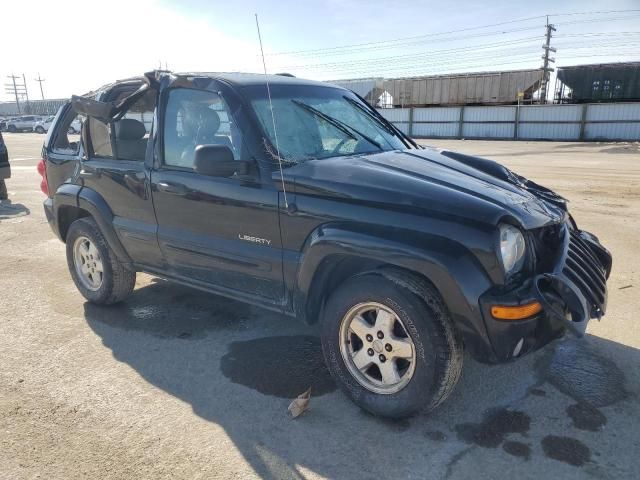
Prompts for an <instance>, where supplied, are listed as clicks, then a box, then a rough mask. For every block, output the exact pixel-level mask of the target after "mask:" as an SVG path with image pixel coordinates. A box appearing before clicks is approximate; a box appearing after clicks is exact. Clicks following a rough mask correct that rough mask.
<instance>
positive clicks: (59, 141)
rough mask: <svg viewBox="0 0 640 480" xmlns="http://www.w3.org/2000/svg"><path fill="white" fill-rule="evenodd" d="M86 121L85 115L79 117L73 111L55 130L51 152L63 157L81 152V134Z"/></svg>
mask: <svg viewBox="0 0 640 480" xmlns="http://www.w3.org/2000/svg"><path fill="white" fill-rule="evenodd" d="M84 121H85V117H84V115H78V114H76V113H75V112H74V111H73V110H69V112H68V113H67V114H66V115H65V116H64V117H62V118H61V119H60V120H59V121H58V122H57V124H52V125H51V127H50V128H55V130H56V131H55V132H54V138H53V144H52V145H51V150H52V151H53V152H54V153H58V154H61V155H77V154H78V153H79V152H80V132H81V130H82V124H83V123H84Z"/></svg>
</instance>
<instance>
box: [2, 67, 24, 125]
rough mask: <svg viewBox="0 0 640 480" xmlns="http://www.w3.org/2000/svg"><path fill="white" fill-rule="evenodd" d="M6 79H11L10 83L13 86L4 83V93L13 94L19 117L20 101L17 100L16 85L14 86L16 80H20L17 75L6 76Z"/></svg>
mask: <svg viewBox="0 0 640 480" xmlns="http://www.w3.org/2000/svg"><path fill="white" fill-rule="evenodd" d="M7 78H9V79H11V81H12V82H13V84H11V83H5V84H4V87H5V88H4V89H5V92H6V93H9V94H11V93H13V94H14V95H15V97H16V107H17V108H18V115H20V99H19V98H18V85H17V84H16V78H20V77H18V76H17V75H13V74H11V75H7Z"/></svg>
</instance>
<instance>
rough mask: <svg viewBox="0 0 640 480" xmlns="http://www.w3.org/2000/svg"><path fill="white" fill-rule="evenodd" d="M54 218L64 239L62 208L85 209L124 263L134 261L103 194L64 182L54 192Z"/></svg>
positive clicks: (57, 230)
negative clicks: (115, 227)
mask: <svg viewBox="0 0 640 480" xmlns="http://www.w3.org/2000/svg"><path fill="white" fill-rule="evenodd" d="M53 205H54V210H53V214H54V218H55V219H56V222H55V223H56V234H57V235H58V237H59V238H60V239H61V240H63V241H64V239H63V238H62V236H61V234H60V231H59V226H58V225H59V220H60V209H61V208H63V207H65V206H72V207H76V208H80V209H82V210H85V211H86V212H88V213H89V215H91V217H92V218H93V219H94V220H95V222H96V223H97V224H98V227H99V228H100V231H101V232H102V234H103V235H104V238H105V240H106V241H107V243H108V244H109V247H110V248H111V250H113V252H114V253H115V255H116V257H117V258H118V260H119V261H120V262H122V263H132V260H131V258H130V257H129V254H128V253H127V251H126V250H125V249H124V247H123V246H122V243H121V242H120V239H119V238H118V236H117V234H116V231H115V229H114V228H113V218H114V216H113V213H112V212H111V209H110V208H109V206H108V205H107V202H106V201H105V200H104V198H102V196H101V195H100V194H99V193H98V192H96V191H95V190H92V189H90V188H87V187H81V186H79V185H73V184H69V183H66V184H63V185H61V186H60V188H58V190H56V193H55V194H54V201H53Z"/></svg>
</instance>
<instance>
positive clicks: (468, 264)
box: [293, 225, 492, 357]
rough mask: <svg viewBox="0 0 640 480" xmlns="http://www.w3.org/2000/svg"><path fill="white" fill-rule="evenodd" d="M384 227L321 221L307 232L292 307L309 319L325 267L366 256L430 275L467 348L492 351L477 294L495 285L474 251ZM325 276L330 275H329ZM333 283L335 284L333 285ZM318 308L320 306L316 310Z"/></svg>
mask: <svg viewBox="0 0 640 480" xmlns="http://www.w3.org/2000/svg"><path fill="white" fill-rule="evenodd" d="M379 233H380V232H375V233H365V232H362V231H360V232H359V231H354V230H353V229H349V228H348V227H346V228H345V227H341V226H326V225H325V226H322V227H319V228H318V229H317V230H316V231H315V232H314V233H313V234H312V235H310V236H309V238H308V240H307V242H306V244H305V248H304V250H303V252H302V257H301V258H300V263H299V267H298V271H297V274H296V278H295V287H294V293H293V308H294V312H295V313H296V315H297V316H298V317H299V318H304V319H306V320H307V321H308V322H312V321H313V319H312V318H309V311H308V305H309V302H313V301H314V299H317V295H321V291H322V290H323V288H322V287H321V285H319V284H318V283H320V284H322V281H323V279H320V278H318V277H322V276H323V272H326V271H327V268H326V267H329V270H330V268H331V265H332V264H338V263H339V262H340V261H341V260H343V259H345V258H349V259H352V260H356V262H357V260H358V259H359V258H361V259H362V262H363V264H365V265H367V264H368V265H371V264H372V261H373V262H374V263H378V264H379V265H385V266H394V267H398V268H401V269H404V270H408V271H410V272H413V273H415V274H417V275H420V276H422V277H425V278H427V279H428V280H429V281H430V282H431V283H432V284H433V285H434V286H435V287H436V288H437V289H438V291H439V292H440V294H441V295H442V297H443V299H444V300H445V302H446V304H447V307H448V309H449V312H450V313H451V315H452V318H453V320H454V322H455V324H456V327H457V328H458V330H459V331H460V333H461V334H462V335H463V337H464V340H465V344H466V346H467V348H468V349H470V350H471V351H473V352H474V353H475V352H477V353H478V356H480V357H482V356H485V357H488V356H491V355H492V349H491V344H490V341H489V338H488V335H487V330H486V326H485V324H484V320H483V317H482V313H481V310H480V306H479V303H478V299H479V297H480V296H481V295H482V294H483V293H484V292H485V291H486V290H487V289H488V288H490V287H491V285H492V282H491V281H490V280H489V278H488V276H487V274H486V273H485V271H484V269H483V267H482V266H481V265H480V263H479V262H478V261H477V259H476V258H475V256H474V255H473V254H472V253H471V252H470V251H468V250H467V249H466V248H464V247H463V246H462V245H460V244H459V243H457V242H454V241H452V240H448V239H443V238H441V237H431V238H429V237H428V236H424V237H423V238H422V240H421V243H422V242H428V243H422V244H423V245H428V250H426V249H425V248H420V246H419V245H416V244H415V243H414V244H411V243H409V242H407V239H406V238H404V239H403V238H398V239H397V240H394V239H393V238H389V237H384V236H380V235H379ZM325 280H326V279H325ZM332 287H333V286H332ZM316 313H317V312H316Z"/></svg>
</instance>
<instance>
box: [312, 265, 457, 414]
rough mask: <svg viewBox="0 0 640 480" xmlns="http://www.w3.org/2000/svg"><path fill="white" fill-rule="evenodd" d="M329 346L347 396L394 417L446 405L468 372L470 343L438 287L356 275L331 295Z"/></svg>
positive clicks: (326, 321) (325, 340)
mask: <svg viewBox="0 0 640 480" xmlns="http://www.w3.org/2000/svg"><path fill="white" fill-rule="evenodd" d="M418 292H419V293H420V295H418ZM322 348H323V353H324V356H325V360H326V363H327V365H328V368H329V370H330V372H331V374H332V375H333V377H334V378H335V379H336V381H337V382H338V384H339V385H340V386H341V388H342V389H343V390H344V391H345V393H346V394H347V395H348V396H349V397H350V398H351V399H352V400H353V401H354V402H355V403H356V404H358V405H359V406H360V407H362V408H363V409H365V410H367V411H369V412H371V413H373V414H375V415H381V416H384V417H390V418H402V417H407V416H410V415H412V414H414V413H416V412H418V411H419V410H421V409H423V408H426V409H428V410H431V409H433V408H435V407H436V406H438V405H439V404H440V403H441V402H443V401H444V400H445V399H446V398H447V397H448V396H449V394H450V393H451V392H452V391H453V388H454V386H455V384H456V383H457V381H458V378H459V376H460V372H461V369H462V343H461V341H460V339H459V336H458V334H457V333H456V331H455V329H454V328H453V325H452V323H451V319H450V317H449V314H448V312H447V310H446V308H445V306H444V304H443V302H442V300H441V299H440V296H439V295H438V293H437V292H436V291H435V289H433V288H427V287H425V288H422V289H421V290H417V289H414V288H410V287H409V285H403V284H402V283H398V282H395V281H393V280H392V279H391V278H385V277H384V276H382V275H380V274H377V273H376V274H367V275H361V276H358V277H353V278H351V279H349V280H347V281H346V282H344V283H343V284H342V285H340V286H339V287H338V288H337V289H336V291H335V292H334V293H333V294H332V295H331V297H330V298H329V300H328V302H327V304H326V306H325V311H324V316H323V319H322Z"/></svg>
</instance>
